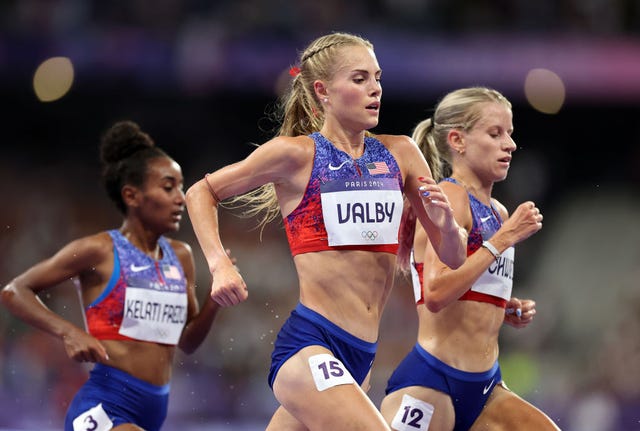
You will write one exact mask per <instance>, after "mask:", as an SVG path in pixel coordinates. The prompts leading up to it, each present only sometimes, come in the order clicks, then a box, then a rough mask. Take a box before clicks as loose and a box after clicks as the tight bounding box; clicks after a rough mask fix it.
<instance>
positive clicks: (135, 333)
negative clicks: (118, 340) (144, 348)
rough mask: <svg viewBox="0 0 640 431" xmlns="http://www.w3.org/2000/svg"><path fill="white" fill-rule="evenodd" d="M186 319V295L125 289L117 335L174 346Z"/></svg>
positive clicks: (152, 290)
mask: <svg viewBox="0 0 640 431" xmlns="http://www.w3.org/2000/svg"><path fill="white" fill-rule="evenodd" d="M186 320H187V295H186V294H184V293H179V292H167V291H161V290H155V289H142V288H136V287H130V286H128V287H127V289H126V294H125V301H124V314H123V317H122V324H121V326H120V331H119V333H120V334H122V335H126V336H127V337H131V338H135V339H136V340H143V341H152V342H155V343H162V344H173V345H175V344H178V340H179V339H180V335H181V334H182V329H183V328H184V325H185V323H186Z"/></svg>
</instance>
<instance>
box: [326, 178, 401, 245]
mask: <svg viewBox="0 0 640 431" xmlns="http://www.w3.org/2000/svg"><path fill="white" fill-rule="evenodd" d="M320 192H321V193H320V198H321V201H322V216H323V218H324V225H325V229H326V230H327V236H328V241H329V245H330V246H339V245H381V244H397V243H398V229H399V227H400V218H401V216H402V192H401V191H400V186H399V184H398V180H397V179H395V178H379V179H358V180H335V181H330V182H328V183H325V184H323V185H322V186H321V187H320Z"/></svg>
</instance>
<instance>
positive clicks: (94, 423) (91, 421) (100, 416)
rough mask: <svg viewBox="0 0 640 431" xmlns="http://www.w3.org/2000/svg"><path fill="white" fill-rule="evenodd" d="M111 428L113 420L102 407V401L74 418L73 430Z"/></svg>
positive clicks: (104, 430) (86, 430) (85, 430)
mask: <svg viewBox="0 0 640 431" xmlns="http://www.w3.org/2000/svg"><path fill="white" fill-rule="evenodd" d="M111 428H113V422H111V419H109V416H107V413H106V412H105V411H104V409H103V408H102V403H100V404H98V405H97V406H95V407H93V408H92V409H89V410H87V411H86V412H84V413H82V414H81V415H80V416H78V417H77V418H75V419H74V420H73V431H108V430H110V429H111Z"/></svg>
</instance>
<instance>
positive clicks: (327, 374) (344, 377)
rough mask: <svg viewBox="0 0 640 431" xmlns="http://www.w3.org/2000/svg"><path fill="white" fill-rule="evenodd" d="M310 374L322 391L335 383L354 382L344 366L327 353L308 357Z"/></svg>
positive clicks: (346, 383) (345, 383)
mask: <svg viewBox="0 0 640 431" xmlns="http://www.w3.org/2000/svg"><path fill="white" fill-rule="evenodd" d="M309 367H311V375H312V376H313V381H314V382H315V383H316V388H317V389H318V390H319V391H324V390H325V389H329V388H331V387H333V386H337V385H348V384H351V383H355V380H354V379H353V377H352V376H351V374H349V371H347V369H346V368H345V366H344V365H343V364H342V362H340V361H339V360H338V359H336V358H335V357H333V356H331V355H329V354H328V353H323V354H320V355H314V356H311V357H310V358H309Z"/></svg>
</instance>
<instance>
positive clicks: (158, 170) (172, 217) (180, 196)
mask: <svg viewBox="0 0 640 431" xmlns="http://www.w3.org/2000/svg"><path fill="white" fill-rule="evenodd" d="M183 187H184V178H183V177H182V170H181V169H180V165H178V163H176V162H175V161H174V160H172V159H170V158H168V157H156V158H154V159H151V160H150V161H149V163H148V164H147V178H146V181H145V183H144V185H143V187H142V202H141V206H140V212H139V214H140V218H141V219H142V221H143V223H144V224H145V226H147V227H149V228H150V229H153V230H156V231H157V232H158V233H160V234H162V233H165V232H172V231H173V232H175V231H177V230H178V229H179V228H180V220H181V219H182V212H183V211H184V204H185V200H184V190H183Z"/></svg>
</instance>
